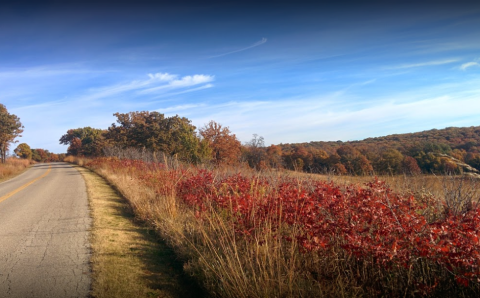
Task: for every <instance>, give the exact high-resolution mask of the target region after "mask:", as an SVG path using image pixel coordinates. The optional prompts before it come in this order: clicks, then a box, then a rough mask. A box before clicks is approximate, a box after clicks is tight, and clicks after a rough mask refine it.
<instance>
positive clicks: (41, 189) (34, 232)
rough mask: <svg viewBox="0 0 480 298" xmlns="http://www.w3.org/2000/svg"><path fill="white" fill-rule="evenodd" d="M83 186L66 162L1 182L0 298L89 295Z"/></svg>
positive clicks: (37, 167) (87, 223)
mask: <svg viewBox="0 0 480 298" xmlns="http://www.w3.org/2000/svg"><path fill="white" fill-rule="evenodd" d="M90 225H91V219H90V216H89V210H88V199H87V193H86V189H85V183H84V180H83V178H82V176H81V175H80V173H79V172H78V171H77V170H75V169H74V168H72V167H71V166H70V165H68V164H67V163H52V164H37V165H35V166H33V167H32V168H31V169H29V170H28V171H27V172H25V173H23V174H21V175H20V176H18V177H16V178H14V179H11V180H9V181H6V182H4V183H1V184H0V297H2V298H3V297H22V298H24V297H50V298H57V297H58V298H60V297H87V296H88V292H89V290H90V284H91V281H90V268H89V264H88V262H89V258H90V251H89V243H88V237H89V232H88V230H89V228H90Z"/></svg>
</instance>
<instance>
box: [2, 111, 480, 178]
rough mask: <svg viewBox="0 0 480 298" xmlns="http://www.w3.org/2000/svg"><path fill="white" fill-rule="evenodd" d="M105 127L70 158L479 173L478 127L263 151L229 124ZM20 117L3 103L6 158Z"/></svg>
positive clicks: (72, 136) (129, 119)
mask: <svg viewBox="0 0 480 298" xmlns="http://www.w3.org/2000/svg"><path fill="white" fill-rule="evenodd" d="M114 116H115V117H116V123H113V124H112V125H111V126H110V127H108V128H107V129H97V128H92V127H83V128H76V129H69V130H68V131H67V132H66V134H64V135H62V136H61V138H60V140H59V141H60V144H64V145H68V149H67V153H66V155H75V156H88V157H96V156H103V155H104V154H105V151H106V150H105V149H106V148H120V149H126V148H137V149H142V150H148V151H151V152H162V153H164V154H166V155H169V156H172V157H175V158H176V159H178V160H181V161H184V162H189V163H193V164H199V163H210V164H214V165H224V164H226V165H236V164H244V165H248V166H250V167H251V168H255V169H258V170H263V169H269V168H273V169H290V170H296V171H304V172H311V173H333V174H342V175H343V174H350V175H366V174H409V175H415V174H420V173H440V174H443V173H447V172H448V173H460V172H464V171H476V170H480V126H477V127H475V126H472V127H463V128H456V127H449V128H445V129H440V130H438V129H432V130H428V131H423V132H418V133H409V134H397V135H390V136H385V137H378V138H368V139H365V140H361V141H348V142H342V141H336V142H310V143H298V144H278V145H270V146H265V141H264V138H263V137H261V136H258V135H256V134H254V135H253V137H252V139H251V140H250V141H248V142H246V143H244V144H242V143H241V142H240V141H239V140H238V138H237V137H236V135H235V134H234V133H232V132H231V131H230V129H229V127H226V126H223V125H221V124H219V123H217V122H215V121H210V122H209V123H207V124H205V125H204V126H203V127H200V128H199V129H197V128H196V127H195V126H194V125H193V124H192V123H191V120H189V119H188V118H185V117H180V116H178V115H176V116H172V117H166V116H165V115H164V114H161V113H159V112H155V111H154V112H149V111H141V112H129V113H115V114H114ZM23 129H24V127H23V125H22V124H21V122H20V119H19V118H18V117H17V116H16V115H13V114H10V113H9V112H8V110H7V108H6V107H5V106H4V105H3V104H0V157H1V161H2V162H5V159H6V156H7V152H8V150H9V149H10V147H11V145H12V144H13V143H15V142H17V141H15V139H16V138H17V137H20V136H21V133H22V132H23ZM14 152H15V154H16V155H17V156H19V157H21V158H27V159H32V160H35V161H38V162H46V161H61V160H63V159H64V158H65V156H66V155H65V154H55V153H51V152H49V151H48V150H45V149H41V148H36V149H32V148H30V146H29V145H28V144H26V143H22V144H20V145H18V146H17V147H16V148H15V150H14Z"/></svg>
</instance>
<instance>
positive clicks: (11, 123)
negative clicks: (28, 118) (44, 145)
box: [0, 104, 23, 163]
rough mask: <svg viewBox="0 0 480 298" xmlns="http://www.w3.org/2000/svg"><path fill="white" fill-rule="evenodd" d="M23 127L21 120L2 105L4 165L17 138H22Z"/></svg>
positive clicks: (1, 152)
mask: <svg viewBox="0 0 480 298" xmlns="http://www.w3.org/2000/svg"><path fill="white" fill-rule="evenodd" d="M22 132H23V126H22V123H21V122H20V118H18V117H17V116H16V115H13V114H10V113H9V112H8V111H7V108H6V107H5V105H3V104H0V156H1V161H2V163H5V160H6V158H7V152H8V149H9V147H10V144H11V143H14V142H15V138H17V137H21V135H20V134H21V133H22Z"/></svg>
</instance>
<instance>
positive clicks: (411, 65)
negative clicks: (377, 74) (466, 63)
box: [387, 59, 460, 69]
mask: <svg viewBox="0 0 480 298" xmlns="http://www.w3.org/2000/svg"><path fill="white" fill-rule="evenodd" d="M458 61H460V59H444V60H435V61H427V62H420V63H412V64H402V65H397V66H392V67H387V69H408V68H417V67H424V66H436V65H443V64H450V63H455V62H458Z"/></svg>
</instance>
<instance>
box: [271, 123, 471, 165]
mask: <svg viewBox="0 0 480 298" xmlns="http://www.w3.org/2000/svg"><path fill="white" fill-rule="evenodd" d="M278 146H279V147H280V148H281V149H282V152H283V156H288V155H290V156H291V158H290V160H291V161H295V160H297V161H298V162H300V159H301V160H302V161H303V163H304V165H305V163H310V164H311V165H310V167H311V168H316V169H320V168H323V169H335V170H336V171H337V172H338V171H340V172H344V171H343V170H344V169H343V168H342V167H341V166H340V165H343V166H344V167H345V170H346V172H354V173H356V174H361V173H365V172H371V171H372V170H373V171H374V172H378V173H384V172H385V173H392V172H394V173H400V172H402V171H407V172H411V171H412V170H413V171H414V172H418V169H416V166H418V167H419V168H420V170H421V171H422V172H424V173H430V172H458V171H463V170H464V169H467V168H468V167H465V166H461V164H462V163H466V164H468V165H469V166H472V167H473V168H476V169H480V155H479V151H480V126H472V127H447V128H445V129H432V130H427V131H422V132H416V133H406V134H394V135H388V136H384V137H376V138H367V139H364V140H360V141H346V142H342V141H336V142H335V141H331V142H309V143H298V144H280V145H278ZM305 151H306V152H308V153H309V154H311V155H312V157H311V158H310V160H309V158H308V157H307V156H304V157H306V158H303V157H302V156H301V155H302V152H303V153H305ZM309 154H303V155H309ZM315 156H317V158H315ZM319 156H323V160H322V158H318V157H319ZM327 156H328V157H327ZM407 157H411V158H407ZM406 159H407V160H406ZM413 159H414V160H415V161H414V160H413ZM315 160H316V161H315ZM287 161H288V158H287ZM298 162H297V163H298ZM415 162H416V163H417V165H415ZM312 163H313V164H312ZM355 163H356V164H357V165H355ZM407 164H409V165H407ZM335 165H337V166H335ZM408 168H410V169H408ZM467 171H470V170H468V169H467Z"/></svg>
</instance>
